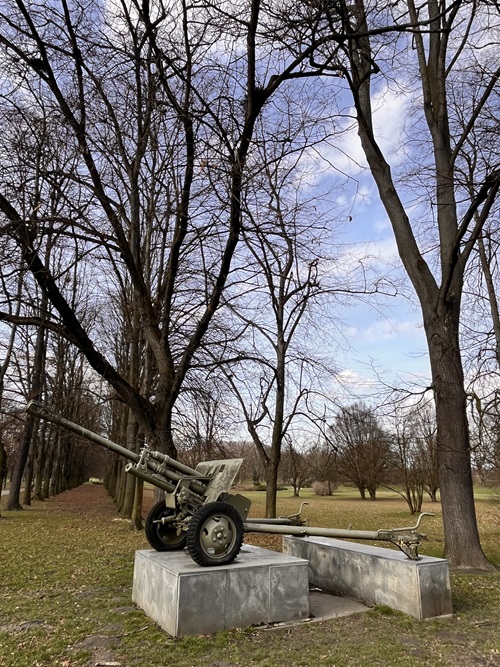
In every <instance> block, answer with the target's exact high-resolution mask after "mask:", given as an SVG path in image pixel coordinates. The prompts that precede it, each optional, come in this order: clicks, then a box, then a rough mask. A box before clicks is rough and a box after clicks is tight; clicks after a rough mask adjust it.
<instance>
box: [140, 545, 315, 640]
mask: <svg viewBox="0 0 500 667" xmlns="http://www.w3.org/2000/svg"><path fill="white" fill-rule="evenodd" d="M308 579H309V578H308V563H307V561H306V560H302V559H297V558H295V557H292V556H289V555H285V554H279V553H276V552H274V551H267V550H266V549H260V548H259V547H254V546H251V545H246V544H244V545H243V548H242V550H241V552H240V554H239V556H238V558H237V559H236V560H235V561H234V562H233V563H231V564H230V565H223V566H218V567H200V566H199V565H196V563H194V562H193V560H192V559H191V558H190V557H189V555H188V554H187V553H186V552H185V551H174V552H169V553H160V552H158V551H152V550H147V551H146V550H144V551H136V554H135V565H134V581H133V589H132V600H133V602H135V604H137V605H138V606H139V607H141V609H143V610H144V611H145V612H146V614H147V615H148V616H150V617H151V618H152V619H153V620H154V621H156V623H158V625H160V626H161V627H162V628H163V629H164V630H166V631H167V632H168V633H169V634H170V635H172V636H173V637H182V636H183V635H194V634H209V633H212V632H216V631H218V630H223V629H224V628H238V627H247V626H249V625H259V624H261V623H275V622H280V621H285V622H286V621H293V620H300V619H304V618H307V617H308V616H309V580H308Z"/></svg>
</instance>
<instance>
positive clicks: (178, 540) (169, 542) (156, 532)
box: [144, 500, 186, 551]
mask: <svg viewBox="0 0 500 667" xmlns="http://www.w3.org/2000/svg"><path fill="white" fill-rule="evenodd" d="M172 514H174V511H173V510H172V509H170V508H169V507H167V506H166V505H165V501H164V500H160V501H159V502H158V503H156V505H153V507H152V508H151V511H150V512H149V514H148V516H147V519H146V524H145V526H144V532H145V533H146V537H147V539H148V542H149V544H150V545H151V546H152V547H153V549H156V551H180V550H181V549H184V547H185V546H186V533H185V531H182V532H181V533H180V535H178V534H177V531H176V529H175V528H174V527H173V526H172V525H171V524H165V523H164V524H161V523H155V521H158V520H159V519H161V518H162V517H164V516H171V515H172Z"/></svg>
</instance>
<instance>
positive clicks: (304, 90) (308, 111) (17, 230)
mask: <svg viewBox="0 0 500 667" xmlns="http://www.w3.org/2000/svg"><path fill="white" fill-rule="evenodd" d="M0 18H1V19H2V21H1V28H0V47H1V49H2V63H3V72H4V73H3V78H2V83H1V89H0V102H1V104H0V116H1V123H2V147H1V160H0V162H1V165H0V171H1V173H0V181H1V188H0V210H1V212H2V215H3V219H2V236H1V239H2V246H1V253H2V260H3V261H2V292H3V306H2V311H1V314H0V317H1V319H2V320H3V321H4V322H6V323H8V324H9V326H10V329H9V330H8V331H9V332H13V331H14V332H15V333H14V334H13V335H14V336H17V335H18V334H17V331H18V329H19V328H20V327H29V328H28V331H30V332H35V333H34V337H35V339H34V340H33V350H34V351H33V355H32V357H33V359H32V361H33V363H32V364H31V363H30V364H27V365H26V367H25V369H24V372H25V375H24V376H23V379H25V378H29V382H28V383H26V387H25V391H24V394H25V395H26V394H27V395H29V396H30V397H35V398H36V397H39V396H43V395H44V393H45V395H48V396H50V397H51V399H54V400H53V401H52V400H51V402H53V403H54V404H55V405H59V402H58V396H57V393H56V391H55V388H56V386H58V385H57V383H55V384H54V387H52V386H51V385H50V384H48V383H47V381H46V378H48V377H50V378H55V377H56V376H57V373H56V372H55V369H54V368H52V367H48V366H47V362H46V360H47V351H48V349H49V347H50V346H53V347H54V346H55V347H56V348H57V347H58V346H59V344H60V345H61V346H62V347H64V346H66V345H69V346H70V347H71V349H72V350H73V351H74V350H76V351H77V352H78V357H79V360H80V361H79V363H82V364H84V366H82V368H83V373H82V377H84V378H85V384H89V382H88V381H89V374H90V372H91V371H90V369H92V373H93V376H92V380H91V381H90V392H91V393H92V392H95V387H96V386H98V385H99V381H98V380H96V378H99V379H102V380H104V381H105V382H106V383H107V386H109V388H110V393H109V394H107V396H106V397H105V398H111V399H112V400H113V401H115V400H116V401H117V403H116V406H113V407H111V408H110V409H109V415H108V416H107V419H108V423H107V426H108V428H109V430H110V432H111V435H116V434H118V435H120V436H121V438H123V440H124V441H126V442H127V446H129V447H130V448H137V447H138V446H140V443H141V442H142V441H143V439H144V438H147V439H148V441H149V442H150V443H151V444H152V445H153V446H154V447H156V448H158V449H161V450H163V451H166V452H168V453H170V454H173V455H175V454H176V443H175V438H174V432H175V427H176V425H177V423H180V424H181V423H182V422H183V419H182V416H183V415H184V414H185V413H186V412H188V411H189V408H190V406H191V405H192V404H193V402H194V401H193V399H194V397H196V396H201V395H203V394H204V393H209V394H216V393H217V391H218V388H219V387H221V386H227V387H229V388H230V389H231V392H232V394H231V395H232V396H233V397H236V399H235V400H236V402H237V404H238V405H239V411H241V413H242V414H243V419H244V423H245V424H246V427H247V430H248V432H249V434H250V435H251V437H252V440H253V442H254V444H255V446H256V448H257V450H258V451H259V452H260V457H261V460H262V462H263V464H264V465H265V468H266V478H267V487H268V495H267V508H266V511H267V513H268V514H269V515H272V514H273V513H274V512H275V490H276V480H277V473H278V466H279V460H280V450H281V446H282V443H283V442H286V440H287V438H290V437H291V435H292V430H291V429H292V425H293V423H294V420H293V417H294V416H296V415H298V414H302V415H303V416H304V419H310V420H312V421H315V422H320V421H321V417H322V416H323V415H322V407H323V402H322V403H321V405H320V404H319V402H318V400H317V396H318V394H320V393H321V383H320V377H321V370H323V369H321V367H320V364H319V363H312V362H314V361H315V358H314V354H313V352H314V342H315V341H314V340H312V338H313V337H312V336H309V340H308V341H307V342H308V343H309V346H308V345H306V338H305V337H304V338H302V339H299V338H298V333H299V332H300V328H301V323H302V324H305V323H308V324H310V323H311V322H312V321H313V315H315V316H316V317H315V318H314V321H315V322H316V326H318V325H317V322H318V318H319V321H320V322H321V311H318V310H316V311H315V310H314V308H313V307H312V306H313V305H319V301H318V300H319V298H320V297H321V296H323V295H326V294H328V295H331V294H333V293H340V292H346V291H350V292H351V293H356V292H357V291H358V284H357V283H358V282H360V283H361V284H362V285H363V287H364V288H365V289H367V291H373V292H377V291H378V290H379V289H380V285H381V284H383V283H381V282H380V281H371V280H370V276H368V278H369V280H368V284H367V283H366V280H363V279H366V276H365V275H363V276H362V277H361V278H362V279H361V280H359V281H358V280H357V279H356V276H352V275H346V272H345V270H344V271H343V272H340V271H336V269H335V262H334V261H333V260H334V253H333V252H332V250H331V241H332V236H331V232H332V224H331V218H332V214H331V213H332V211H331V205H329V203H328V202H330V201H332V202H333V201H339V197H338V191H337V193H336V195H337V196H336V197H335V199H334V198H333V197H332V198H330V197H328V192H329V189H330V188H331V187H332V186H333V185H334V186H335V187H338V184H339V181H338V179H337V180H335V179H333V180H332V178H331V177H332V176H333V175H334V174H335V173H337V172H336V170H335V160H334V159H333V160H329V161H327V162H323V163H322V164H325V163H327V164H328V179H329V180H325V179H321V178H319V175H318V165H319V164H320V163H319V162H318V160H317V155H318V154H320V153H321V151H324V152H326V153H328V151H330V153H329V154H330V155H332V154H335V150H337V151H338V150H339V149H340V148H341V144H340V141H341V136H340V135H341V133H342V132H347V131H349V129H350V127H351V122H352V119H355V124H356V130H357V132H358V135H359V138H360V140H361V145H362V151H363V154H364V156H365V159H366V162H367V164H368V168H369V170H370V172H371V174H372V176H373V178H374V180H375V183H376V185H377V189H378V193H379V196H380V200H381V202H382V203H383V205H384V207H385V210H386V212H387V216H388V219H389V220H390V223H391V225H392V227H393V230H394V234H395V237H396V241H397V245H398V250H399V253H400V257H401V261H402V264H403V266H404V268H405V270H406V273H407V275H408V276H409V278H410V281H411V284H412V285H413V288H414V290H415V294H416V296H417V298H418V302H419V304H420V307H421V311H422V319H423V324H424V329H425V333H426V336H427V342H428V348H429V359H430V365H431V374H432V388H433V390H434V395H435V404H436V420H437V458H438V471H439V486H440V491H441V498H442V503H443V516H444V525H445V542H446V553H447V556H448V557H449V558H450V561H451V562H452V564H454V565H458V566H461V565H463V566H474V567H485V568H487V567H488V563H487V561H486V559H485V557H484V554H483V553H482V550H481V547H480V542H479V535H478V531H477V523H476V519H475V511H474V502H473V493H472V475H471V461H470V452H471V442H470V436H469V429H468V423H467V392H466V387H465V380H464V368H463V363H462V354H461V341H460V336H459V333H460V321H461V316H462V304H463V294H464V289H465V285H466V278H467V274H466V271H467V270H468V267H469V266H471V264H470V260H471V258H472V257H473V254H474V253H475V249H476V248H479V250H480V257H481V260H482V258H483V256H484V257H486V259H487V255H488V252H489V250H490V249H491V245H490V244H489V239H491V238H492V237H491V235H488V232H489V225H490V224H491V222H490V221H491V220H492V219H494V213H495V206H496V198H497V193H498V187H499V185H500V171H499V168H498V165H499V161H498V152H497V146H498V142H497V141H495V139H496V138H497V122H496V119H497V118H498V113H497V111H498V74H499V71H498V64H497V58H496V46H497V43H498V40H497V38H496V35H497V31H498V27H499V22H498V11H497V7H496V5H495V4H494V3H493V4H492V3H488V2H478V3H467V2H463V1H461V0H459V1H458V2H456V1H455V2H450V3H446V2H441V3H438V2H436V1H435V0H427V2H425V3H424V4H422V5H421V6H417V5H415V3H414V2H413V0H406V1H405V2H402V3H396V5H390V6H387V5H386V4H384V3H377V2H375V3H370V5H369V6H365V4H364V2H363V0H356V1H355V2H354V3H347V2H344V0H336V1H335V2H330V1H328V2H326V1H325V2H321V1H320V2H314V3H309V2H299V3H297V2H295V0H294V1H293V2H284V3H283V2H281V3H274V2H269V3H268V2H263V1H262V0H247V1H246V2H243V3H240V4H238V5H237V6H232V5H228V6H225V5H220V4H219V3H206V2H204V1H203V0H199V1H197V2H195V3H191V4H187V3H185V2H183V1H181V2H168V1H165V0H155V1H153V2H138V1H137V0H130V1H129V2H127V1H125V0H123V1H121V2H118V3H115V4H114V5H102V3H99V2H97V1H96V2H94V1H93V0H91V1H90V2H85V3H81V2H79V0H71V1H68V0H61V1H60V2H55V3H51V4H50V6H45V5H44V4H42V5H36V4H32V3H25V2H23V0H6V2H4V3H3V5H2V9H1V15H0ZM484 35H487V36H488V38H487V39H485V37H484ZM490 36H491V39H490ZM393 90H394V91H395V90H397V91H398V92H399V93H400V94H401V95H402V96H404V99H405V100H406V102H407V108H408V110H411V113H409V114H408V117H407V127H406V128H405V129H406V131H407V138H406V141H405V157H406V159H405V160H403V161H402V160H401V159H400V156H398V155H397V153H394V152H391V150H386V148H385V147H386V146H387V144H386V143H385V144H384V143H383V142H382V141H381V137H380V131H379V130H377V129H376V112H375V109H374V100H376V99H382V100H383V95H384V93H385V94H388V93H389V92H393ZM458 91H463V94H461V93H460V92H458ZM332 151H333V153H332ZM391 161H392V162H393V164H392V165H391ZM325 183H326V185H325ZM319 201H321V205H320V204H319V203H318V202H319ZM327 223H328V224H327ZM483 232H484V233H483ZM480 239H482V241H480ZM481 249H482V250H481ZM483 264H484V262H483V263H482V264H481V267H482V269H481V270H482V272H483V274H484V275H487V276H488V275H489V274H487V271H486V270H485V267H484V266H483ZM343 266H344V267H345V264H344V265H343ZM488 266H489V268H491V267H492V265H491V264H490V265H488ZM489 285H490V282H488V286H489ZM488 296H490V297H491V296H492V292H491V290H489V291H488ZM490 303H493V299H490ZM492 313H493V310H492ZM307 318H310V319H309V320H308V319H307ZM493 321H496V320H495V319H494V315H493ZM325 322H326V321H325V320H323V322H322V324H323V325H324V324H325ZM330 326H331V325H330ZM497 340H499V338H497ZM16 341H17V338H16ZM14 347H17V342H16V346H14ZM307 349H309V350H310V353H308V352H307V351H306V350H307ZM13 352H14V349H13V348H11V347H10V346H9V345H8V344H7V345H6V347H5V354H6V357H7V356H11V355H12V354H13ZM58 355H59V353H58ZM58 355H56V356H55V357H54V361H53V362H52V363H53V364H55V365H57V363H59V356H58ZM82 360H85V362H83V361H82ZM2 364H3V362H2ZM2 368H5V364H3V365H2ZM313 368H314V369H315V372H314V373H312V371H311V369H313ZM11 382H12V381H11ZM214 388H216V389H215V391H214ZM102 398H104V396H103V395H102V394H101V399H99V403H100V402H101V401H102ZM61 405H62V407H64V408H65V409H66V405H65V404H64V403H63V404H61ZM319 405H320V407H319V408H318V406H319ZM234 406H235V403H234V402H233V405H232V409H233V410H235V407H234ZM69 407H70V408H71V410H73V408H74V404H73V403H71V406H69ZM68 409H69V408H68ZM92 410H93V408H92V409H90V410H89V414H90V413H91V412H92ZM71 416H75V415H73V414H72V415H71ZM76 416H77V417H78V418H80V415H78V414H77V415H76ZM323 423H324V420H323ZM24 428H25V432H24V433H23V443H26V446H23V454H22V456H21V465H20V468H23V467H24V461H26V460H27V459H28V457H29V449H30V442H31V440H32V436H33V433H34V431H35V425H34V424H33V423H31V421H30V419H27V420H26V422H25V426H24ZM402 437H403V436H402ZM17 486H18V485H17ZM132 495H134V496H137V489H135V490H131V491H130V493H129V494H127V497H132Z"/></svg>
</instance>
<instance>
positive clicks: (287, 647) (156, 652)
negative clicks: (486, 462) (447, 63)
mask: <svg viewBox="0 0 500 667" xmlns="http://www.w3.org/2000/svg"><path fill="white" fill-rule="evenodd" d="M248 495H250V496H252V499H253V503H254V504H253V507H252V515H253V516H259V515H260V516H263V512H264V510H263V504H264V495H263V494H262V493H249V494H248ZM279 496H280V497H279V512H280V513H281V514H290V513H293V512H296V511H297V509H298V507H299V504H300V502H301V501H302V500H307V501H308V502H310V505H309V506H308V507H306V508H305V509H304V513H305V514H306V515H307V516H308V517H309V518H310V523H311V525H319V526H335V527H345V528H347V527H348V526H349V524H351V525H352V526H353V527H354V528H365V529H369V530H373V529H376V528H382V527H393V526H399V525H410V524H411V523H413V519H412V518H411V517H409V515H408V513H407V511H406V509H405V506H404V503H403V502H402V501H400V500H398V499H395V498H390V497H385V498H383V499H381V500H379V501H376V502H374V503H373V502H370V501H365V502H362V501H360V500H357V499H356V498H355V497H354V495H353V494H351V495H349V494H345V495H344V494H342V493H341V494H339V495H338V496H334V497H331V498H328V497H326V498H324V497H323V498H320V497H316V496H310V495H309V494H307V493H305V492H304V497H303V498H301V499H296V498H292V497H291V492H290V491H288V492H286V491H285V492H280V494H279ZM147 502H151V499H148V501H147ZM425 509H426V510H427V509H431V510H433V511H436V516H435V517H434V518H432V519H430V520H428V521H426V523H425V526H424V527H423V529H424V530H425V531H427V532H428V534H429V537H430V539H429V541H428V542H427V543H426V544H425V545H424V548H423V549H422V552H423V553H428V554H431V555H438V556H439V555H442V547H443V542H442V524H441V513H440V508H439V506H437V507H436V505H435V504H434V505H433V504H431V503H429V504H428V505H426V508H425ZM491 510H492V507H490V505H489V501H488V500H487V499H481V500H480V501H479V502H478V517H479V525H480V530H481V536H482V540H483V544H484V547H485V550H486V552H487V554H488V556H489V557H490V559H491V560H493V561H494V562H496V563H497V564H499V563H500V546H499V545H500V540H499V538H500V525H499V524H498V522H496V521H495V520H494V518H493V517H492V515H491ZM2 514H3V516H4V517H5V518H3V519H0V553H1V557H2V558H1V570H0V572H1V575H0V665H2V667H83V666H85V667H96V666H97V665H106V664H108V665H115V666H116V667H118V666H120V667H162V666H168V667H236V666H240V665H241V666H245V667H248V666H250V667H252V666H254V665H262V666H264V667H278V666H280V667H281V666H282V665H296V666H297V667H301V666H303V667H318V665H322V666H327V667H351V666H352V667H354V666H356V667H377V666H381V667H392V666H394V667H396V666H398V667H399V666H400V665H402V664H405V663H410V664H412V665H413V666H420V665H429V666H430V665H432V667H451V666H452V665H453V667H455V666H456V665H460V666H466V667H476V666H477V667H480V666H481V667H482V666H489V665H491V666H495V665H496V666H500V639H499V638H500V574H490V575H462V574H460V575H459V574H452V591H453V603H454V609H455V612H456V613H455V615H454V617H453V618H450V619H441V620H433V621H425V622H419V621H416V620H415V619H412V618H409V617H407V616H404V615H403V614H399V613H397V612H393V611H391V610H389V609H387V608H383V607H381V608H374V609H373V610H371V611H370V612H368V613H367V614H361V615H357V616H353V617H350V618H344V619H338V620H332V621H328V622H322V623H314V624H303V625H299V626H296V627H294V628H291V629H286V630H285V629H282V630H273V631H266V630H263V629H259V628H249V629H246V630H240V631H237V630H234V631H224V632H220V633H218V634H216V635H215V636H211V637H204V636H199V637H187V638H184V639H180V640H174V639H172V638H170V637H169V636H168V635H166V634H165V633H164V632H163V631H161V630H159V629H158V628H157V627H156V626H155V624H154V623H153V622H152V621H151V620H150V619H148V618H147V617H146V616H145V615H144V614H143V612H142V611H140V610H138V609H136V608H134V607H133V606H132V604H131V602H130V596H131V583H132V572H133V555H134V551H135V550H136V549H142V548H147V543H146V540H145V538H144V535H143V534H142V533H135V532H133V531H130V530H129V527H128V524H127V523H125V522H122V521H116V520H115V519H116V518H117V517H116V512H115V508H114V506H113V504H112V502H111V500H110V499H109V497H108V496H107V495H106V491H105V489H104V488H103V487H101V486H96V485H84V486H83V487H80V488H79V489H75V490H73V491H71V492H66V493H65V494H63V495H61V496H59V497H58V498H53V499H50V500H49V501H46V502H45V503H35V504H34V506H33V507H32V508H28V509H26V510H25V511H23V512H16V513H14V512H3V513H2ZM247 541H249V542H252V543H256V544H261V545H263V546H266V547H268V548H274V549H278V550H279V548H280V544H281V538H279V537H276V536H258V535H249V536H248V537H247Z"/></svg>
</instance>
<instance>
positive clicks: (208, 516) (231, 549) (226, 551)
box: [187, 501, 245, 567]
mask: <svg viewBox="0 0 500 667" xmlns="http://www.w3.org/2000/svg"><path fill="white" fill-rule="evenodd" d="M221 528H222V530H224V529H225V531H226V533H225V535H224V537H225V539H222V540H221V541H219V544H218V545H216V547H214V550H213V551H212V546H211V545H212V541H213V542H216V537H215V535H216V532H215V531H217V532H219V531H220V529H221ZM244 534H245V533H244V529H243V521H242V520H241V517H240V515H239V514H238V512H237V511H236V510H235V509H234V507H232V506H231V505H228V504H227V503H225V502H221V501H218V502H214V503H207V504H206V505H203V507H200V509H199V510H198V511H197V512H196V513H195V514H194V515H193V516H192V517H191V521H190V522H189V526H188V530H187V550H188V553H189V555H190V556H191V558H192V559H193V560H194V562H195V563H198V565H201V566H202V567H210V566H214V565H228V564H229V563H232V562H233V560H234V559H235V558H236V556H237V555H238V554H239V553H240V549H241V545H242V544H243V537H244Z"/></svg>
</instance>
